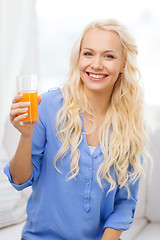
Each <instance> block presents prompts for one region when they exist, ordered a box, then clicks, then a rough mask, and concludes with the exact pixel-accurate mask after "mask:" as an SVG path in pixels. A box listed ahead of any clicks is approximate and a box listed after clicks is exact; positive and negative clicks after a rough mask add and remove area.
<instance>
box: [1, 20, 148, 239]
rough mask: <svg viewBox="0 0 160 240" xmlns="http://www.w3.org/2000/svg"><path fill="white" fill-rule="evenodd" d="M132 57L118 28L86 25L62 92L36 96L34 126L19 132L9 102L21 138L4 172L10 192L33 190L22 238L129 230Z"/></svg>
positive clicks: (108, 23) (135, 176)
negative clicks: (36, 108)
mask: <svg viewBox="0 0 160 240" xmlns="http://www.w3.org/2000/svg"><path fill="white" fill-rule="evenodd" d="M136 57H137V47H136V45H135V41H134V39H133V38H132V36H131V35H130V34H129V33H128V30H127V29H126V27H124V26H123V25H121V24H119V23H118V22H117V21H115V20H105V21H102V22H93V23H91V24H90V25H89V26H88V27H87V28H86V29H85V30H84V32H83V33H82V36H81V38H80V39H79V40H78V41H77V42H76V44H75V45H74V47H73V49H72V53H71V61H70V69H69V74H68V79H67V81H66V83H65V84H64V86H63V87H62V88H59V89H55V90H51V91H49V92H46V93H45V94H43V95H42V97H39V103H40V105H39V124H38V125H35V126H34V128H33V126H27V128H26V127H24V126H21V125H20V121H21V119H22V118H23V117H24V116H25V111H26V104H25V103H22V102H21V103H20V102H19V99H20V97H21V96H15V98H14V99H13V102H12V106H11V111H10V119H11V122H12V124H13V125H14V127H16V128H17V129H18V130H19V131H20V132H21V138H20V142H19V146H18V148H17V151H16V153H15V155H14V156H13V158H12V160H11V162H10V163H9V164H8V165H7V166H6V168H5V173H6V174H7V176H8V178H9V181H10V182H11V184H12V185H13V186H14V187H15V188H16V189H17V190H22V189H23V188H26V187H28V186H30V185H32V186H33V188H32V195H31V197H30V198H29V201H28V207H27V214H28V218H27V220H26V224H25V226H24V228H23V233H22V237H23V238H24V239H31V240H32V239H33V240H35V239H36V238H37V240H41V239H42V240H44V239H45V240H50V239H55V240H56V239H57V240H60V239H61V240H62V239H70V240H75V239H77V236H78V239H81V240H88V239H92V240H101V239H102V240H118V239H119V237H120V235H121V233H122V231H124V230H127V229H129V228H130V225H131V223H132V221H133V217H134V212H135V208H136V202H137V192H138V188H139V180H140V177H141V175H142V174H143V168H142V166H141V162H142V159H141V158H142V157H141V156H142V154H143V152H144V150H145V147H144V143H145V140H146V132H145V124H144V118H143V95H142V92H141V88H140V84H139V78H138V76H139V75H138V73H139V71H138V69H137V65H136ZM41 100H42V101H41ZM19 113H22V114H21V115H20V116H18V114H19ZM51 213H52V214H51Z"/></svg>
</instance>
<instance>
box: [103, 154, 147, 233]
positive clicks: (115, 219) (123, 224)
mask: <svg viewBox="0 0 160 240" xmlns="http://www.w3.org/2000/svg"><path fill="white" fill-rule="evenodd" d="M140 161H141V163H142V162H143V158H142V156H141V157H140ZM139 182H140V178H138V179H137V180H136V182H135V183H133V182H132V181H131V182H128V184H127V186H128V188H129V191H130V197H128V191H127V188H126V187H123V188H121V189H120V188H118V189H117V192H116V195H115V202H114V211H113V212H112V213H111V214H110V216H109V217H108V218H107V220H106V222H105V224H104V228H114V229H117V230H127V229H129V228H130V226H131V224H132V222H133V218H134V213H135V209H136V205H137V194H138V189H139Z"/></svg>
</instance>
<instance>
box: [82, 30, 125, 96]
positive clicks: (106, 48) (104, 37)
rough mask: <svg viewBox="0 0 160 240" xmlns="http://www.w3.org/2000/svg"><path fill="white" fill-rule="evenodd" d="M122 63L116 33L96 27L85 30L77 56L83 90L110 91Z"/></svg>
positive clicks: (121, 52)
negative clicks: (78, 55) (78, 56)
mask: <svg viewBox="0 0 160 240" xmlns="http://www.w3.org/2000/svg"><path fill="white" fill-rule="evenodd" d="M123 65H124V62H123V47H122V44H121V42H120V38H119V36H118V34H116V33H115V32H113V31H105V30H100V29H96V28H95V29H91V30H89V31H88V32H86V34H85V35H84V37H83V40H82V44H81V52H80V58H79V71H80V77H81V80H82V81H83V83H84V90H86V91H100V92H105V93H108V92H111V91H112V90H113V87H114V84H115V82H116V80H117V78H118V76H119V74H120V72H121V71H122V70H123Z"/></svg>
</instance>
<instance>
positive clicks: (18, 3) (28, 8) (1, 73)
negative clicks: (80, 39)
mask: <svg viewBox="0 0 160 240" xmlns="http://www.w3.org/2000/svg"><path fill="white" fill-rule="evenodd" d="M34 5H35V1H34V0H0V161H2V160H3V159H4V157H5V153H4V150H3V146H2V139H3V136H4V134H5V133H4V124H5V121H6V119H7V117H8V115H9V110H10V105H11V101H12V98H13V96H15V94H16V76H17V75H20V74H31V73H33V74H34V73H37V66H36V55H37V54H36V53H37V49H36V42H35V39H36V37H35V36H36V32H35V21H34ZM13 141H14V139H13Z"/></svg>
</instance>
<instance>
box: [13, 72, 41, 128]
mask: <svg viewBox="0 0 160 240" xmlns="http://www.w3.org/2000/svg"><path fill="white" fill-rule="evenodd" d="M17 91H18V94H22V98H21V99H20V100H19V102H30V105H29V106H28V111H27V113H28V115H27V117H26V118H25V119H23V120H21V122H20V124H21V125H28V124H38V122H39V120H38V119H39V118H38V90H37V75H26V76H24V75H21V76H18V77H17Z"/></svg>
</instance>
